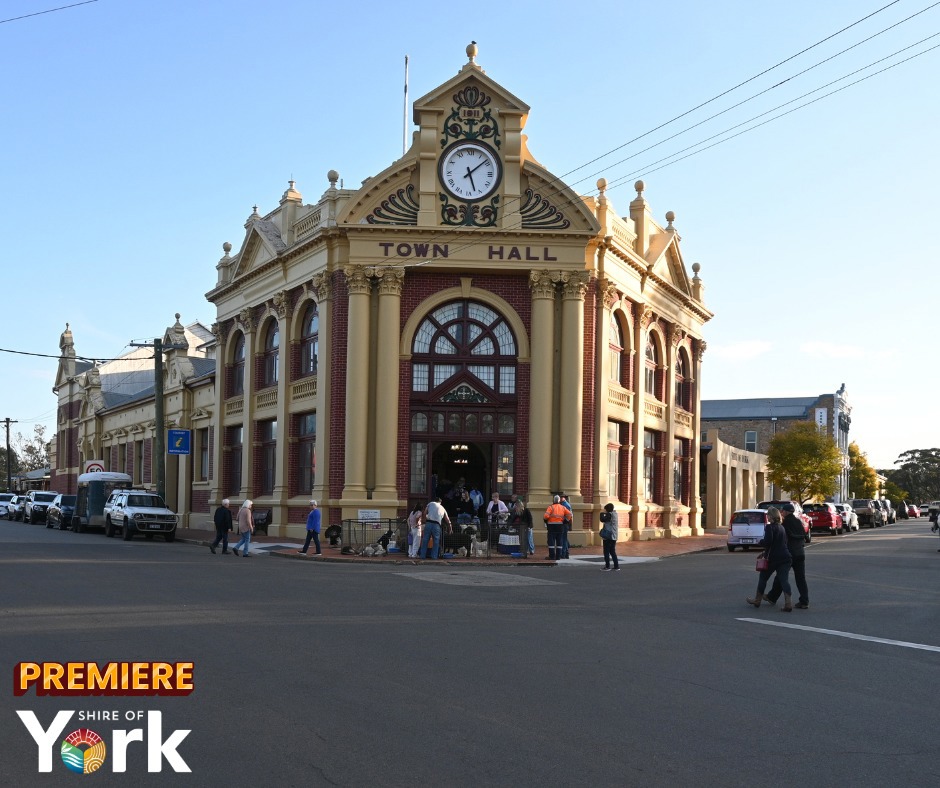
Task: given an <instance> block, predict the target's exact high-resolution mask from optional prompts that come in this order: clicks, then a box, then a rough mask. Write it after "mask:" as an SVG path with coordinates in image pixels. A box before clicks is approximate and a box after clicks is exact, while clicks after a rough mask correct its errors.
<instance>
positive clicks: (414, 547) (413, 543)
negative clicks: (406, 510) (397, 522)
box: [408, 503, 424, 558]
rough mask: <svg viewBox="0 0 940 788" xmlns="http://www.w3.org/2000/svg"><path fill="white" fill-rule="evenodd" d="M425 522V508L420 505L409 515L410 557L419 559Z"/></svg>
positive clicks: (416, 505)
mask: <svg viewBox="0 0 940 788" xmlns="http://www.w3.org/2000/svg"><path fill="white" fill-rule="evenodd" d="M423 521H424V507H423V506H422V505H421V504H420V503H416V504H415V508H414V509H412V510H411V514H409V515H408V557H409V558H417V557H418V550H420V549H421V524H422V523H423Z"/></svg>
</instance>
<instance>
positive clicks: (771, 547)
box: [747, 506, 793, 613]
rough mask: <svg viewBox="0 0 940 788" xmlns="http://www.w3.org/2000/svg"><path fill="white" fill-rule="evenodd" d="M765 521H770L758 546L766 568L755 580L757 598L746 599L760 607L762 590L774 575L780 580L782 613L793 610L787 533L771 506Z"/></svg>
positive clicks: (778, 515)
mask: <svg viewBox="0 0 940 788" xmlns="http://www.w3.org/2000/svg"><path fill="white" fill-rule="evenodd" d="M767 519H768V520H769V521H770V522H768V523H767V525H765V526H764V538H763V539H761V541H760V544H761V546H762V547H763V548H764V556H765V557H766V558H767V568H766V569H763V570H761V573H760V576H759V577H758V580H757V596H755V597H754V598H753V599H748V600H747V603H748V604H749V605H754V607H760V603H761V600H763V598H764V589H765V588H767V581H768V580H769V579H770V576H771V575H772V574H774V573H776V575H777V577H778V578H779V579H780V587H781V588H782V589H783V597H784V604H783V607H782V608H780V609H781V610H782V611H783V612H784V613H789V612H790V611H791V610H793V602H792V597H791V595H790V578H789V574H790V566H791V564H792V563H793V559H792V557H791V556H790V550H789V548H788V547H787V532H786V531H784V530H783V525H782V524H781V522H780V521H781V517H780V510H779V509H777V508H776V507H775V506H771V507H770V508H769V509H768V510H767Z"/></svg>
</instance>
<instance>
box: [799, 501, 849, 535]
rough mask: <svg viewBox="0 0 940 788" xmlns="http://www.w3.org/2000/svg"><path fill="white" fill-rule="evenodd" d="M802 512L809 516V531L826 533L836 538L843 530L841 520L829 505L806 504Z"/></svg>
mask: <svg viewBox="0 0 940 788" xmlns="http://www.w3.org/2000/svg"><path fill="white" fill-rule="evenodd" d="M803 511H804V512H806V513H807V514H808V515H809V520H810V523H809V528H810V530H811V531H828V532H829V533H830V534H832V535H833V536H836V535H837V534H841V533H842V532H843V531H844V530H845V525H844V524H843V522H842V518H841V517H840V516H839V513H838V512H837V511H836V507H835V506H834V505H833V504H831V503H808V504H806V508H805V509H803Z"/></svg>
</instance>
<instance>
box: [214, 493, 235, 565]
mask: <svg viewBox="0 0 940 788" xmlns="http://www.w3.org/2000/svg"><path fill="white" fill-rule="evenodd" d="M229 503H230V501H229V499H228V498H225V499H224V500H223V501H222V505H221V506H220V507H219V508H218V509H216V510H215V515H213V517H212V520H213V522H214V523H215V541H214V542H213V543H212V544H210V545H209V550H210V551H211V552H212V554H213V555H215V548H216V547H218V546H219V543H220V542H221V543H222V555H228V532H229V531H231V530H232V510H231V509H229V508H228V507H229Z"/></svg>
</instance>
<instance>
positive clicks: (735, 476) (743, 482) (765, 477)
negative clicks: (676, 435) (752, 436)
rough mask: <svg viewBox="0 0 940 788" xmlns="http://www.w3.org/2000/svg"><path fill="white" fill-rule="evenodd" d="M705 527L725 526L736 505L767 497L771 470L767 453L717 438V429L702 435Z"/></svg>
mask: <svg viewBox="0 0 940 788" xmlns="http://www.w3.org/2000/svg"><path fill="white" fill-rule="evenodd" d="M705 443H706V451H705V452H703V454H705V456H706V460H705V462H706V467H705V477H706V479H707V485H706V493H705V519H704V521H703V525H704V527H705V528H706V529H709V530H711V529H716V528H721V527H726V526H727V525H728V523H730V522H731V515H732V514H733V513H734V512H735V511H736V510H738V509H755V508H756V507H757V504H758V503H760V502H761V501H766V500H768V499H769V497H770V471H769V470H768V468H767V455H765V454H760V453H758V452H756V451H745V450H744V449H741V448H739V447H736V446H732V445H730V444H728V443H723V442H722V441H721V439H720V438H719V431H718V430H717V429H711V430H708V432H707V434H706V438H705Z"/></svg>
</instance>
